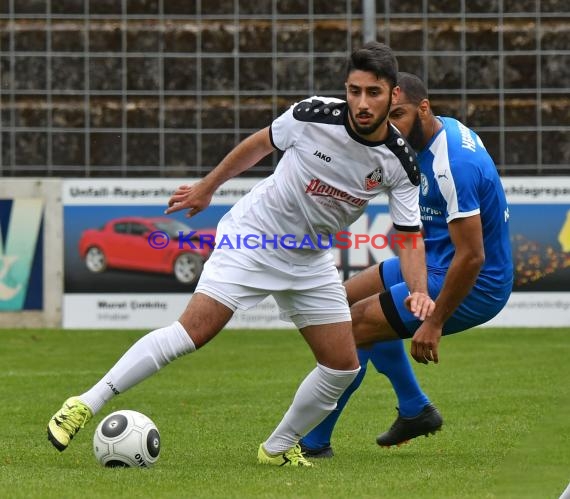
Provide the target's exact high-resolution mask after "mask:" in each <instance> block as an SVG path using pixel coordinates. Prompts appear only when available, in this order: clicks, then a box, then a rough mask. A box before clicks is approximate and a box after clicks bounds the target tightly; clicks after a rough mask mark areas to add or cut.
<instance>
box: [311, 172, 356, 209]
mask: <svg viewBox="0 0 570 499" xmlns="http://www.w3.org/2000/svg"><path fill="white" fill-rule="evenodd" d="M305 193H306V194H309V195H310V196H324V197H329V198H333V199H336V200H338V201H343V202H344V203H348V204H351V205H353V206H359V207H361V206H364V205H365V204H366V199H361V198H357V197H355V196H353V195H351V194H349V193H348V192H345V191H341V190H340V189H337V188H336V187H333V186H332V185H328V184H326V183H325V182H323V181H321V180H320V179H318V178H314V179H312V180H311V181H310V182H309V185H307V188H306V189H305Z"/></svg>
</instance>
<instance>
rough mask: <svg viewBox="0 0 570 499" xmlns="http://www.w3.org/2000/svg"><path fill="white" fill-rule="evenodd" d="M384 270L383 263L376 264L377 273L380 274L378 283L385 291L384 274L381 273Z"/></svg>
mask: <svg viewBox="0 0 570 499" xmlns="http://www.w3.org/2000/svg"><path fill="white" fill-rule="evenodd" d="M383 270H384V261H381V262H380V263H379V264H378V272H379V273H380V281H381V282H382V288H383V289H386V283H385V282H384V273H383V272H382V271H383Z"/></svg>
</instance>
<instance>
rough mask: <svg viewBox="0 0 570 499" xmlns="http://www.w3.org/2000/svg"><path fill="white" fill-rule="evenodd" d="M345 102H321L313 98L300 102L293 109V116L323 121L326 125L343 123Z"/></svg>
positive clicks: (311, 120) (301, 119)
mask: <svg viewBox="0 0 570 499" xmlns="http://www.w3.org/2000/svg"><path fill="white" fill-rule="evenodd" d="M345 112H346V102H328V103H326V102H323V101H321V100H318V99H313V100H311V102H307V101H304V102H301V103H299V104H297V105H296V106H295V108H294V109H293V116H294V117H295V119H297V120H299V121H310V122H312V123H324V124H326V125H342V124H344V113H345Z"/></svg>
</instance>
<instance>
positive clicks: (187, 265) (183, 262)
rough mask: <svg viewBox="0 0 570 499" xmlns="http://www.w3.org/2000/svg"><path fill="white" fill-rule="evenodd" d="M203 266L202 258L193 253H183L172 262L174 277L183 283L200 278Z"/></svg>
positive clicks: (190, 282)
mask: <svg viewBox="0 0 570 499" xmlns="http://www.w3.org/2000/svg"><path fill="white" fill-rule="evenodd" d="M203 268H204V262H203V261H202V258H200V257H199V256H198V255H194V254H193V253H183V254H182V255H180V256H179V257H178V258H176V261H175V262H174V277H176V280H177V281H178V282H181V283H183V284H193V283H195V282H196V281H197V280H198V279H199V278H200V274H201V273H202V269H203Z"/></svg>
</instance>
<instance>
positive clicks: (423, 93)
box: [398, 71, 428, 105]
mask: <svg viewBox="0 0 570 499" xmlns="http://www.w3.org/2000/svg"><path fill="white" fill-rule="evenodd" d="M398 86H399V87H400V90H401V91H402V92H404V93H405V94H406V97H407V98H408V101H410V102H411V103H412V104H416V105H418V104H419V103H420V102H421V101H423V100H424V99H428V91H427V88H426V86H425V84H424V82H423V81H422V80H421V79H420V78H419V77H418V76H416V75H414V74H412V73H405V72H403V71H400V72H399V73H398Z"/></svg>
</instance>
